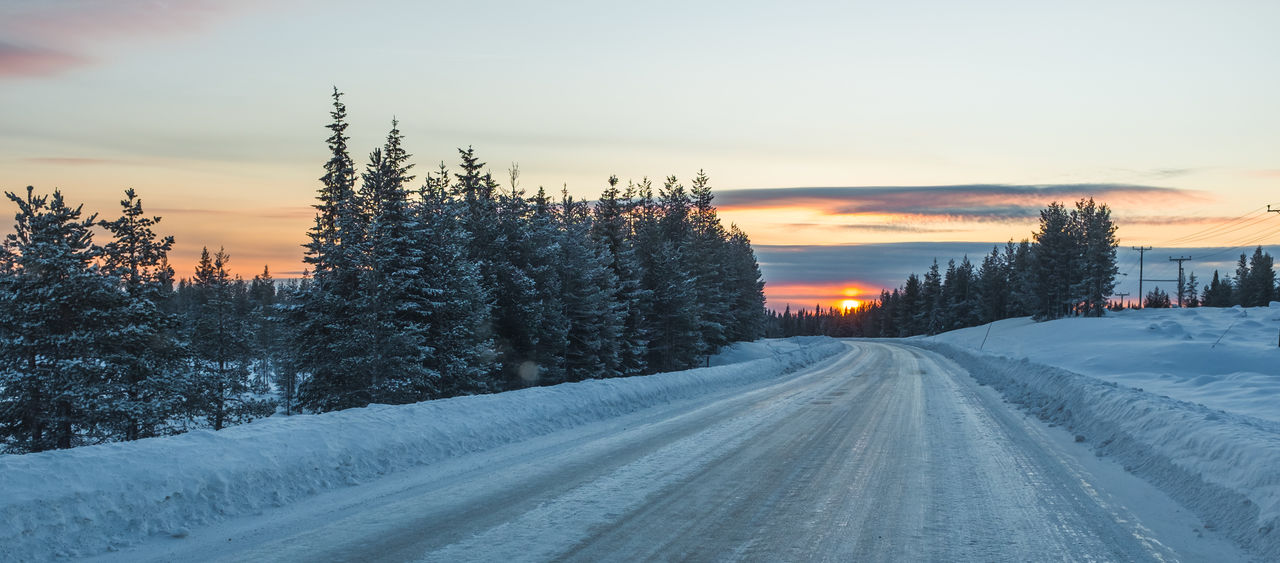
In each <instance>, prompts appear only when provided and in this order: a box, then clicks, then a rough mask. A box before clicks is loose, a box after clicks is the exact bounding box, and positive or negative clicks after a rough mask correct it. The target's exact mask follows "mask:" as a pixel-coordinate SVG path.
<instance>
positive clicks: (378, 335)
mask: <svg viewBox="0 0 1280 563" xmlns="http://www.w3.org/2000/svg"><path fill="white" fill-rule="evenodd" d="M403 140H404V139H403V135H401V133H400V130H399V128H398V124H397V122H396V121H394V120H393V121H392V122H391V131H390V132H389V133H388V134H387V141H386V144H385V145H384V146H383V147H382V148H381V149H375V150H374V151H373V153H372V154H371V155H370V156H369V164H368V166H367V168H366V170H365V173H364V174H363V176H362V178H363V185H362V187H361V194H362V198H361V199H362V203H363V205H364V208H365V213H366V216H367V217H368V218H369V225H368V227H367V234H366V237H365V245H366V246H365V248H364V252H363V256H364V266H363V267H362V268H361V269H362V272H363V279H362V280H361V283H360V287H361V289H362V291H361V301H360V304H359V306H360V309H361V313H362V314H361V318H362V319H363V320H365V321H366V322H367V323H368V325H367V326H365V327H363V330H364V332H365V333H366V334H368V335H369V344H370V347H369V348H368V349H366V350H363V351H361V354H362V355H363V360H362V361H361V362H360V363H361V364H362V365H363V366H365V367H364V369H365V370H367V372H368V373H369V386H370V389H369V397H370V400H371V401H373V402H379V403H391V404H398V403H410V402H416V401H421V400H425V399H428V398H432V397H437V396H439V394H440V381H439V380H440V373H439V372H437V371H435V370H433V369H431V368H430V367H429V366H428V362H427V358H428V357H429V356H430V355H431V354H432V349H431V344H430V342H429V341H428V339H427V331H428V328H429V325H430V322H431V321H430V318H429V313H430V309H431V302H432V301H433V300H434V299H438V295H436V294H435V291H434V288H431V287H430V286H429V283H430V282H429V281H428V280H423V279H422V273H423V268H424V266H425V264H426V262H427V260H428V257H427V256H426V255H425V254H424V252H423V247H422V246H421V245H420V244H419V240H418V235H419V234H420V229H419V226H418V225H417V217H416V216H415V215H414V214H413V213H412V212H411V209H410V202H409V191H408V188H407V184H408V182H410V181H412V180H413V176H411V175H410V174H409V170H410V169H411V168H412V167H413V165H412V164H410V163H409V162H408V159H409V154H408V153H407V152H406V151H405V149H404V147H403Z"/></svg>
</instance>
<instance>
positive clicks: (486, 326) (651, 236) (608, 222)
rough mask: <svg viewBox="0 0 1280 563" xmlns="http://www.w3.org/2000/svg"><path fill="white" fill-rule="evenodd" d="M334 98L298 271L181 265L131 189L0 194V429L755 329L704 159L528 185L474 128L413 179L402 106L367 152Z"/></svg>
mask: <svg viewBox="0 0 1280 563" xmlns="http://www.w3.org/2000/svg"><path fill="white" fill-rule="evenodd" d="M341 96H342V94H341V93H339V92H338V91H337V90H336V89H335V91H334V93H333V107H332V112H331V121H330V123H329V124H328V126H327V127H328V130H329V136H328V139H327V144H328V148H329V151H330V158H329V160H328V161H327V162H326V163H325V164H324V174H323V176H322V177H321V178H320V189H319V193H318V195H317V201H316V203H315V206H314V207H315V224H314V226H313V227H312V228H311V229H310V230H309V232H308V233H307V237H308V239H307V240H308V242H307V243H306V244H305V257H304V262H305V264H306V267H307V270H308V271H307V274H306V275H305V276H304V277H303V278H301V279H298V280H285V281H280V280H275V279H273V278H272V275H271V272H269V271H267V269H266V268H264V269H263V270H262V272H261V273H260V274H258V275H255V276H254V277H253V278H252V279H248V280H246V279H244V278H243V277H242V276H239V275H233V274H232V273H231V270H230V264H231V260H232V256H233V254H232V252H233V250H234V249H232V250H231V251H229V250H227V249H216V250H211V249H208V248H206V249H205V250H204V251H203V253H202V255H201V257H200V260H199V263H198V264H197V265H196V267H195V270H194V271H193V272H190V273H189V274H187V275H183V273H180V272H177V271H176V270H175V268H174V267H173V266H171V265H170V264H169V261H168V253H169V251H170V250H171V249H172V247H173V244H174V239H173V238H172V237H168V236H164V235H163V234H162V231H163V223H161V219H160V218H158V217H152V216H149V215H147V213H146V211H145V210H144V208H143V204H142V199H141V197H140V196H139V194H137V193H135V192H134V191H133V190H132V189H130V190H126V191H125V193H124V199H123V200H121V202H120V203H121V210H120V216H119V218H116V219H100V218H99V216H98V215H97V214H92V213H87V212H86V211H84V210H83V209H82V207H81V206H78V205H75V204H73V203H70V202H67V201H66V200H65V199H64V197H63V195H62V194H61V193H60V192H59V191H56V190H55V191H53V192H52V193H51V194H40V193H37V192H36V190H35V189H34V188H31V187H28V188H27V190H26V193H23V194H15V193H7V194H6V195H7V196H8V200H9V201H11V202H12V203H13V204H15V205H16V207H17V214H16V222H15V225H14V229H13V233H12V234H10V235H8V236H7V238H6V239H5V241H4V244H3V246H2V247H0V449H3V450H4V451H6V452H10V453H26V452H38V451H44V450H50V449H60V448H70V447H74V446H79V445H86V444H97V443H104V442H112V441H124V440H135V439H140V438H146V437H152V436H162V435H169V434H176V433H181V432H184V431H188V430H191V429H196V428H205V429H212V430H219V429H222V428H224V427H227V426H230V425H235V424H240V423H244V422H248V421H252V420H254V419H256V418H262V417H266V416H272V415H277V414H278V415H289V414H294V413H299V412H310V413H318V412H325V411H333V410H339V409H347V408H352V407H361V406H366V405H370V404H374V403H382V404H403V403H412V402H418V401H423V400H429V399H436V398H443V397H451V396H457V395H467V394H477V393H491V392H498V391H504V390H510V389H517V388H522V387H527V386H534V385H553V384H557V383H562V382H571V381H580V380H584V379H591V378H606V377H618V376H630V375H640V374H649V373H656V372H664V371H674V370H680V369H687V368H690V367H696V366H698V365H700V364H701V363H702V362H704V361H705V360H706V358H707V357H708V356H709V355H711V354H713V353H715V352H716V351H717V350H719V349H720V348H722V347H723V346H725V345H726V344H728V343H730V342H735V341H742V340H753V339H756V338H758V337H760V336H762V335H763V334H764V332H765V325H766V320H767V318H766V311H765V308H764V294H763V288H764V283H763V281H762V279H761V274H760V269H759V267H758V265H757V263H756V259H755V255H754V252H753V251H752V248H751V244H750V241H749V240H748V238H747V235H746V233H744V232H742V231H741V230H739V229H738V228H737V227H736V226H733V225H729V226H726V225H724V224H723V223H722V222H721V221H720V219H719V218H718V217H717V215H716V209H715V206H714V205H713V204H712V199H713V196H712V191H711V185H710V180H709V178H708V177H707V175H705V174H703V173H701V172H699V173H698V174H697V175H696V176H695V177H694V178H693V179H692V180H691V181H690V182H689V184H688V186H686V185H684V184H683V183H681V181H679V180H678V179H677V178H676V177H674V176H672V177H668V178H667V179H666V180H665V181H663V182H662V183H661V185H656V186H655V185H654V183H653V182H651V181H650V180H648V179H642V180H640V181H639V182H629V183H627V184H626V185H625V186H624V185H621V184H620V182H619V181H618V179H617V178H616V177H611V178H609V181H608V184H607V187H606V188H605V189H604V192H603V193H602V194H601V196H600V198H599V199H598V200H597V201H595V202H594V203H593V202H588V201H583V200H576V199H574V198H573V197H571V196H569V195H568V193H567V192H562V193H560V194H558V195H557V194H548V193H546V191H545V190H543V189H542V188H539V189H538V190H537V191H536V192H534V193H526V192H525V191H524V190H522V189H521V188H520V187H519V170H518V168H517V167H516V166H514V165H513V166H512V168H511V169H510V170H509V171H508V174H507V178H506V180H507V182H506V183H505V185H504V184H503V183H500V182H499V181H497V180H495V178H493V176H492V174H491V173H490V172H489V171H488V169H487V167H486V164H485V163H484V162H482V161H481V160H480V157H479V156H478V155H477V154H476V152H475V151H474V150H473V149H471V148H467V149H462V150H460V151H459V153H460V154H459V157H460V162H459V163H458V164H457V166H456V168H452V169H451V168H449V167H448V166H446V165H445V164H443V163H442V164H440V165H439V167H438V168H435V169H433V170H431V171H429V172H427V173H426V174H425V175H424V176H423V177H421V178H420V179H419V177H418V176H417V175H416V174H415V173H414V172H415V170H414V164H412V163H411V162H410V156H411V155H410V154H408V153H407V152H406V149H405V147H404V137H403V135H402V134H401V132H400V131H399V130H398V128H397V125H396V123H395V122H394V121H393V122H392V126H391V130H390V131H389V132H388V134H387V136H386V142H385V144H384V145H383V146H381V147H377V148H375V149H373V150H372V152H371V153H370V154H369V155H368V160H367V162H366V163H364V164H363V166H359V167H358V166H357V164H356V161H355V160H354V158H353V156H352V155H351V153H350V149H349V148H348V146H347V141H348V136H347V134H346V129H347V126H348V122H347V114H346V108H345V106H344V104H343V103H342V99H341ZM419 180H420V181H419Z"/></svg>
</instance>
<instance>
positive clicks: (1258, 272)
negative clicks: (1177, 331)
mask: <svg viewBox="0 0 1280 563" xmlns="http://www.w3.org/2000/svg"><path fill="white" fill-rule="evenodd" d="M1235 274H1236V275H1235V277H1234V278H1233V277H1231V275H1230V274H1227V275H1220V274H1219V272H1218V270H1214V271H1213V279H1212V280H1211V281H1210V282H1209V283H1206V284H1204V285H1202V286H1199V287H1198V288H1197V286H1198V285H1199V280H1197V279H1196V274H1195V272H1192V273H1191V275H1190V276H1188V277H1187V279H1186V281H1185V282H1181V281H1180V282H1179V284H1178V285H1177V286H1176V288H1175V290H1174V291H1175V292H1176V293H1174V294H1173V295H1172V296H1170V295H1169V294H1168V293H1167V292H1164V291H1162V290H1160V288H1154V289H1152V290H1151V291H1150V292H1149V293H1147V295H1146V296H1145V297H1144V299H1143V305H1144V306H1146V307H1172V306H1174V305H1176V304H1177V303H1179V302H1181V303H1182V304H1183V305H1184V306H1186V307H1234V306H1236V305H1239V306H1241V307H1265V306H1267V304H1269V303H1271V302H1272V301H1275V300H1277V299H1280V286H1277V285H1276V271H1275V260H1274V259H1272V257H1271V254H1270V253H1268V252H1265V251H1263V250H1262V247H1261V246H1258V247H1257V248H1255V249H1254V251H1253V255H1248V254H1241V255H1240V259H1239V261H1237V262H1236V272H1235Z"/></svg>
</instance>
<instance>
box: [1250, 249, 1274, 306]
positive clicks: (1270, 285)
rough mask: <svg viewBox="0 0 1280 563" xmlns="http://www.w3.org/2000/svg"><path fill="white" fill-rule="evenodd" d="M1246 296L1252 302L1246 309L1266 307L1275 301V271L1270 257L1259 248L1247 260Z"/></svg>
mask: <svg viewBox="0 0 1280 563" xmlns="http://www.w3.org/2000/svg"><path fill="white" fill-rule="evenodd" d="M1242 283H1247V284H1248V285H1249V290H1248V294H1249V296H1250V298H1251V299H1252V301H1251V302H1250V304H1248V305H1245V306H1246V307H1266V306H1267V304H1269V303H1271V301H1272V300H1274V299H1276V271H1275V267H1274V260H1272V258H1271V255H1270V254H1268V253H1266V252H1263V251H1262V247H1261V246H1259V247H1257V248H1256V249H1254V251H1253V256H1252V257H1250V258H1249V277H1248V280H1247V282H1246V281H1242Z"/></svg>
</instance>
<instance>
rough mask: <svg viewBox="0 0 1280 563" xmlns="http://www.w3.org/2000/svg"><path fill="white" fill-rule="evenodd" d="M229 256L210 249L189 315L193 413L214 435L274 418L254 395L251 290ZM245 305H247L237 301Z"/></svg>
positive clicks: (203, 258) (200, 266)
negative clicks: (230, 268)
mask: <svg viewBox="0 0 1280 563" xmlns="http://www.w3.org/2000/svg"><path fill="white" fill-rule="evenodd" d="M230 259H231V258H230V256H228V255H227V253H226V252H224V251H222V250H219V251H218V252H217V253H216V254H215V255H214V256H212V257H211V256H210V255H209V249H208V248H205V249H203V251H202V252H201V254H200V261H199V263H198V264H197V265H196V272H195V276H194V277H192V278H191V286H190V287H191V292H192V295H193V299H192V302H191V310H190V312H189V313H188V317H187V318H188V322H189V323H190V328H189V334H190V339H191V340H190V347H191V352H192V380H191V381H190V385H191V387H192V389H191V397H192V398H193V400H192V402H191V403H190V407H191V408H192V409H193V411H194V412H193V414H198V415H201V416H203V417H204V419H205V420H206V421H207V422H208V424H209V426H211V427H213V429H214V430H221V429H223V428H224V427H226V426H229V425H232V424H239V423H242V422H249V421H251V420H253V419H255V418H262V417H266V416H269V415H270V414H271V412H272V411H273V410H274V405H273V403H272V402H271V401H269V400H266V399H257V398H255V397H253V396H251V395H250V393H249V391H250V389H249V363H250V358H251V357H252V349H253V348H252V341H251V337H250V334H249V327H248V322H247V318H246V315H245V314H244V313H243V312H242V311H241V310H239V309H241V307H244V308H247V302H248V286H247V285H246V284H245V283H244V281H243V280H234V281H233V280H232V279H231V275H230V273H229V272H228V271H227V263H228V262H229V261H230ZM241 300H243V302H244V305H240V304H239V303H238V301H241Z"/></svg>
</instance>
